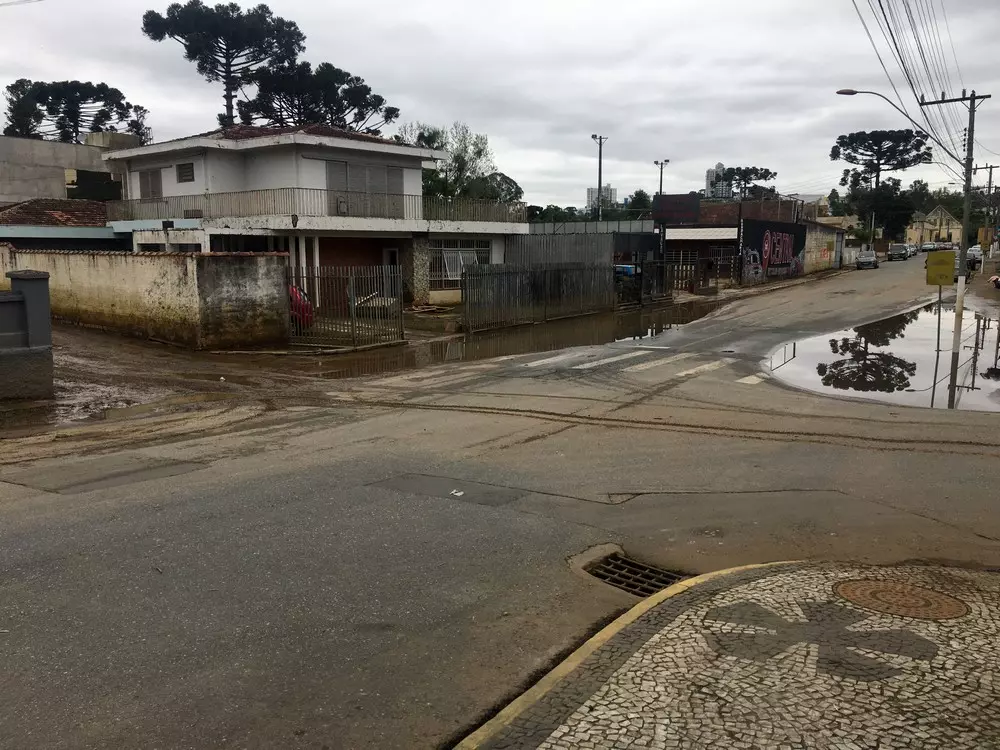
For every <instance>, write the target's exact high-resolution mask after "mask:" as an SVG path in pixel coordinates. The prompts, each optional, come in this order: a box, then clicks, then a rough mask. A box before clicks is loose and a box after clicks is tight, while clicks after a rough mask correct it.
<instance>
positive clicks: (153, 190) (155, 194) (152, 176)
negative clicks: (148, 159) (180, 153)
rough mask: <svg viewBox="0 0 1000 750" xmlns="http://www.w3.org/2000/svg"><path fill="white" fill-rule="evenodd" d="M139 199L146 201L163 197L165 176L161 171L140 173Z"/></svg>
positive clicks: (151, 170)
mask: <svg viewBox="0 0 1000 750" xmlns="http://www.w3.org/2000/svg"><path fill="white" fill-rule="evenodd" d="M139 197H140V198H144V199H145V198H162V197H163V174H162V172H160V170H159V169H150V170H147V171H144V172H139Z"/></svg>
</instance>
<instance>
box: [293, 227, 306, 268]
mask: <svg viewBox="0 0 1000 750" xmlns="http://www.w3.org/2000/svg"><path fill="white" fill-rule="evenodd" d="M295 240H296V244H297V245H298V256H299V259H298V262H297V263H296V265H297V266H298V267H299V268H305V267H306V238H305V237H304V236H302V235H299V236H298V237H296V238H295Z"/></svg>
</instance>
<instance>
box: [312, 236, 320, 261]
mask: <svg viewBox="0 0 1000 750" xmlns="http://www.w3.org/2000/svg"><path fill="white" fill-rule="evenodd" d="M312 256H313V257H312V264H313V267H314V268H319V237H313V238H312Z"/></svg>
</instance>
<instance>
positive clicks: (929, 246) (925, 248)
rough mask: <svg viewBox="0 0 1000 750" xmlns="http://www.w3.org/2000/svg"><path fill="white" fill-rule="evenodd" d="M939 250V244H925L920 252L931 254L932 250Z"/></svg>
mask: <svg viewBox="0 0 1000 750" xmlns="http://www.w3.org/2000/svg"><path fill="white" fill-rule="evenodd" d="M937 249H938V246H937V243H934V242H925V243H924V244H923V245H921V246H920V252H922V253H929V252H931V251H932V250H937Z"/></svg>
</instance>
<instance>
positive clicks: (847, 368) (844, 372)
mask: <svg viewBox="0 0 1000 750" xmlns="http://www.w3.org/2000/svg"><path fill="white" fill-rule="evenodd" d="M939 323H940V335H939ZM954 324H955V310H954V307H949V306H948V305H945V306H943V307H942V308H941V309H940V310H939V309H938V305H937V303H934V304H931V305H927V306H926V307H923V308H921V309H919V310H913V311H911V312H907V313H903V314H901V315H894V316H892V317H891V318H885V319H884V320H880V321H876V322H874V323H868V324H867V325H862V326H857V327H855V328H848V329H845V330H842V331H837V332H835V333H830V334H825V335H822V336H813V337H811V338H807V339H803V340H801V341H796V342H792V343H789V344H786V345H785V346H783V347H782V348H780V349H778V350H777V351H775V352H774V353H773V354H772V355H771V361H770V367H771V371H772V373H773V375H774V376H775V377H776V378H778V379H779V380H783V381H785V382H786V383H789V384H791V385H794V386H797V387H799V388H806V389H808V390H811V391H816V392H817V393H827V394H836V395H840V396H854V397H857V398H865V399H874V400H877V401H884V402H886V403H890V404H898V405H900V406H923V407H931V408H935V409H946V408H947V407H948V391H949V388H950V375H951V373H950V370H951V340H952V329H953V326H954ZM997 328H998V323H997V320H995V319H991V318H988V317H985V316H983V315H980V314H979V313H976V312H975V311H972V310H966V311H965V313H964V314H963V316H962V350H961V354H960V356H959V367H958V373H957V377H956V379H955V383H956V387H957V390H956V407H957V408H959V409H968V410H974V411H1000V364H998V363H1000V337H998V336H997Z"/></svg>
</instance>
